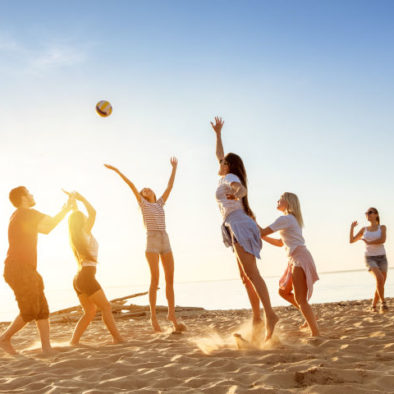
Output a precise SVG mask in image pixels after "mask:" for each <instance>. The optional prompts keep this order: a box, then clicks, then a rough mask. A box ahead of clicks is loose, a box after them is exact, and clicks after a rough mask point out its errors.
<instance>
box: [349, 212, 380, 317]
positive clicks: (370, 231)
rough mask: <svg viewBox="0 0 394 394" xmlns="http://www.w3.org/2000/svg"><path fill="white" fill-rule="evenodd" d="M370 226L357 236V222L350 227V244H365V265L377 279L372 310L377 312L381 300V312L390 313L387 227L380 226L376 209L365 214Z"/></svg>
mask: <svg viewBox="0 0 394 394" xmlns="http://www.w3.org/2000/svg"><path fill="white" fill-rule="evenodd" d="M365 215H366V216H367V220H368V221H369V223H370V225H369V226H368V227H363V228H362V229H361V230H360V231H359V232H358V233H357V234H356V235H355V236H354V235H353V233H354V228H355V227H356V226H357V224H358V223H357V222H353V223H352V224H351V226H350V240H349V241H350V243H351V244H352V243H353V242H356V241H358V240H360V239H361V240H363V241H364V242H365V264H366V266H367V268H368V271H369V272H370V273H371V274H372V275H373V276H374V277H375V279H376V290H375V294H374V298H373V301H372V305H371V310H372V311H373V312H376V305H377V303H378V301H379V300H380V302H381V304H380V312H382V313H384V312H387V311H388V307H387V305H386V301H385V300H384V284H385V283H386V278H387V265H388V264H387V257H386V250H385V248H384V245H383V244H384V243H385V242H386V226H383V225H382V226H381V225H380V218H379V212H378V210H377V209H376V208H369V209H368V210H367V212H365Z"/></svg>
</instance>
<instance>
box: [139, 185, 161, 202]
mask: <svg viewBox="0 0 394 394" xmlns="http://www.w3.org/2000/svg"><path fill="white" fill-rule="evenodd" d="M145 189H148V188H147V187H144V188H143V189H141V191H140V196H141V197H142V198H145V197H144V195H143V193H142V192H143V191H144V190H145ZM151 190H152V189H151ZM152 193H153V198H154V200H155V202H156V201H157V198H156V194H155V192H154V191H153V190H152ZM145 200H146V198H145Z"/></svg>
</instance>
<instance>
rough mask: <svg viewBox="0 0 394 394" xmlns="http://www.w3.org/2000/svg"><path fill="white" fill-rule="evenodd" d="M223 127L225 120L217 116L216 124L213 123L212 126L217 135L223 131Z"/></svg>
mask: <svg viewBox="0 0 394 394" xmlns="http://www.w3.org/2000/svg"><path fill="white" fill-rule="evenodd" d="M223 125H224V120H223V119H222V118H221V117H219V116H215V124H214V123H213V122H211V126H212V128H213V130H214V131H215V133H216V134H218V133H220V132H221V131H222V127H223Z"/></svg>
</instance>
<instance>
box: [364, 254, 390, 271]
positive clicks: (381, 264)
mask: <svg viewBox="0 0 394 394" xmlns="http://www.w3.org/2000/svg"><path fill="white" fill-rule="evenodd" d="M365 265H366V266H367V268H368V271H371V269H372V268H379V270H380V271H381V272H387V266H388V264H387V257H386V255H385V254H383V255H381V256H365Z"/></svg>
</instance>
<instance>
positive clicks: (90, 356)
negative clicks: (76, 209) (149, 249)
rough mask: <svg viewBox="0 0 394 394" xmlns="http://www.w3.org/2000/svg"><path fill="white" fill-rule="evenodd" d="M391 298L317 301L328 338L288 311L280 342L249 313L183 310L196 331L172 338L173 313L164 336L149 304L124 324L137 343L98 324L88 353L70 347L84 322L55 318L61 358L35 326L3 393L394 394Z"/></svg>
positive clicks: (0, 356)
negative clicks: (261, 332)
mask: <svg viewBox="0 0 394 394" xmlns="http://www.w3.org/2000/svg"><path fill="white" fill-rule="evenodd" d="M387 301H388V306H389V308H390V310H389V312H388V313H386V314H379V313H378V314H374V313H372V312H370V311H368V307H369V305H370V300H364V301H347V302H339V303H329V304H315V305H314V310H315V311H316V312H317V314H318V316H319V324H320V327H321V332H322V336H321V337H318V338H310V337H309V334H308V331H307V330H300V329H299V328H298V327H299V325H300V324H301V323H302V320H301V317H300V314H299V313H298V311H296V310H295V309H294V308H292V307H278V308H275V310H276V311H277V313H278V315H279V316H280V318H281V320H280V322H279V324H278V326H277V330H276V332H275V335H274V337H273V339H272V340H271V341H270V342H268V343H263V342H260V341H259V340H258V339H257V340H256V338H255V342H254V343H253V344H251V343H250V342H249V341H250V340H251V324H250V316H251V313H250V311H249V310H227V311H207V310H203V309H188V308H178V314H179V315H180V317H181V319H182V320H183V322H184V323H185V324H186V325H187V328H188V330H187V331H186V332H184V333H182V334H172V332H171V328H170V325H169V324H168V323H167V322H166V321H165V316H166V315H165V311H164V309H165V308H163V310H162V312H161V313H160V314H159V319H160V323H161V324H162V328H163V332H162V333H160V334H154V333H152V332H151V330H150V326H149V321H148V317H149V315H148V313H145V314H144V313H142V312H144V311H145V312H146V308H144V307H136V311H135V314H134V316H133V317H132V318H130V317H124V318H122V319H117V322H118V324H119V328H120V330H121V332H122V334H123V335H125V336H126V337H128V338H129V342H128V343H126V344H121V345H112V344H111V343H110V337H109V335H108V333H107V331H106V330H105V329H104V326H103V324H102V322H101V321H94V322H93V324H92V325H91V326H90V327H89V328H88V330H87V332H86V334H85V335H84V336H83V337H82V343H83V345H81V346H80V347H78V348H73V347H70V346H68V340H69V339H70V337H71V333H72V330H73V327H74V324H75V323H74V322H73V321H69V322H67V321H65V320H67V319H55V318H54V319H53V320H54V322H52V325H51V337H52V343H53V345H54V347H55V348H56V349H57V350H58V353H57V354H56V355H53V356H51V357H43V356H42V355H41V354H40V349H39V339H38V337H37V333H36V329H35V326H34V324H29V326H28V327H26V328H25V329H23V330H22V331H21V332H20V333H19V334H18V335H16V337H15V340H14V346H15V348H16V349H17V350H18V351H20V354H19V355H18V356H15V357H12V356H9V355H7V354H5V353H4V352H1V353H0V370H1V372H0V392H2V393H17V392H29V393H115V392H143V393H157V392H169V393H181V392H182V393H184V392H190V393H197V392H207V393H243V392H256V393H265V392H267V393H292V392H304V393H389V392H394V314H393V312H392V311H393V310H394V299H393V298H391V299H388V300H387ZM138 312H141V313H138ZM138 314H139V315H140V316H138ZM56 320H57V322H55V321H56ZM60 320H63V321H60ZM70 320H72V318H70ZM64 321H65V322H64ZM5 327H6V324H5V323H1V330H3V329H4V328H5ZM234 333H239V334H241V335H242V336H243V338H245V339H246V340H247V341H245V342H244V341H242V340H240V339H238V340H237V338H236V337H235V336H234V335H233V334H234Z"/></svg>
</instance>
